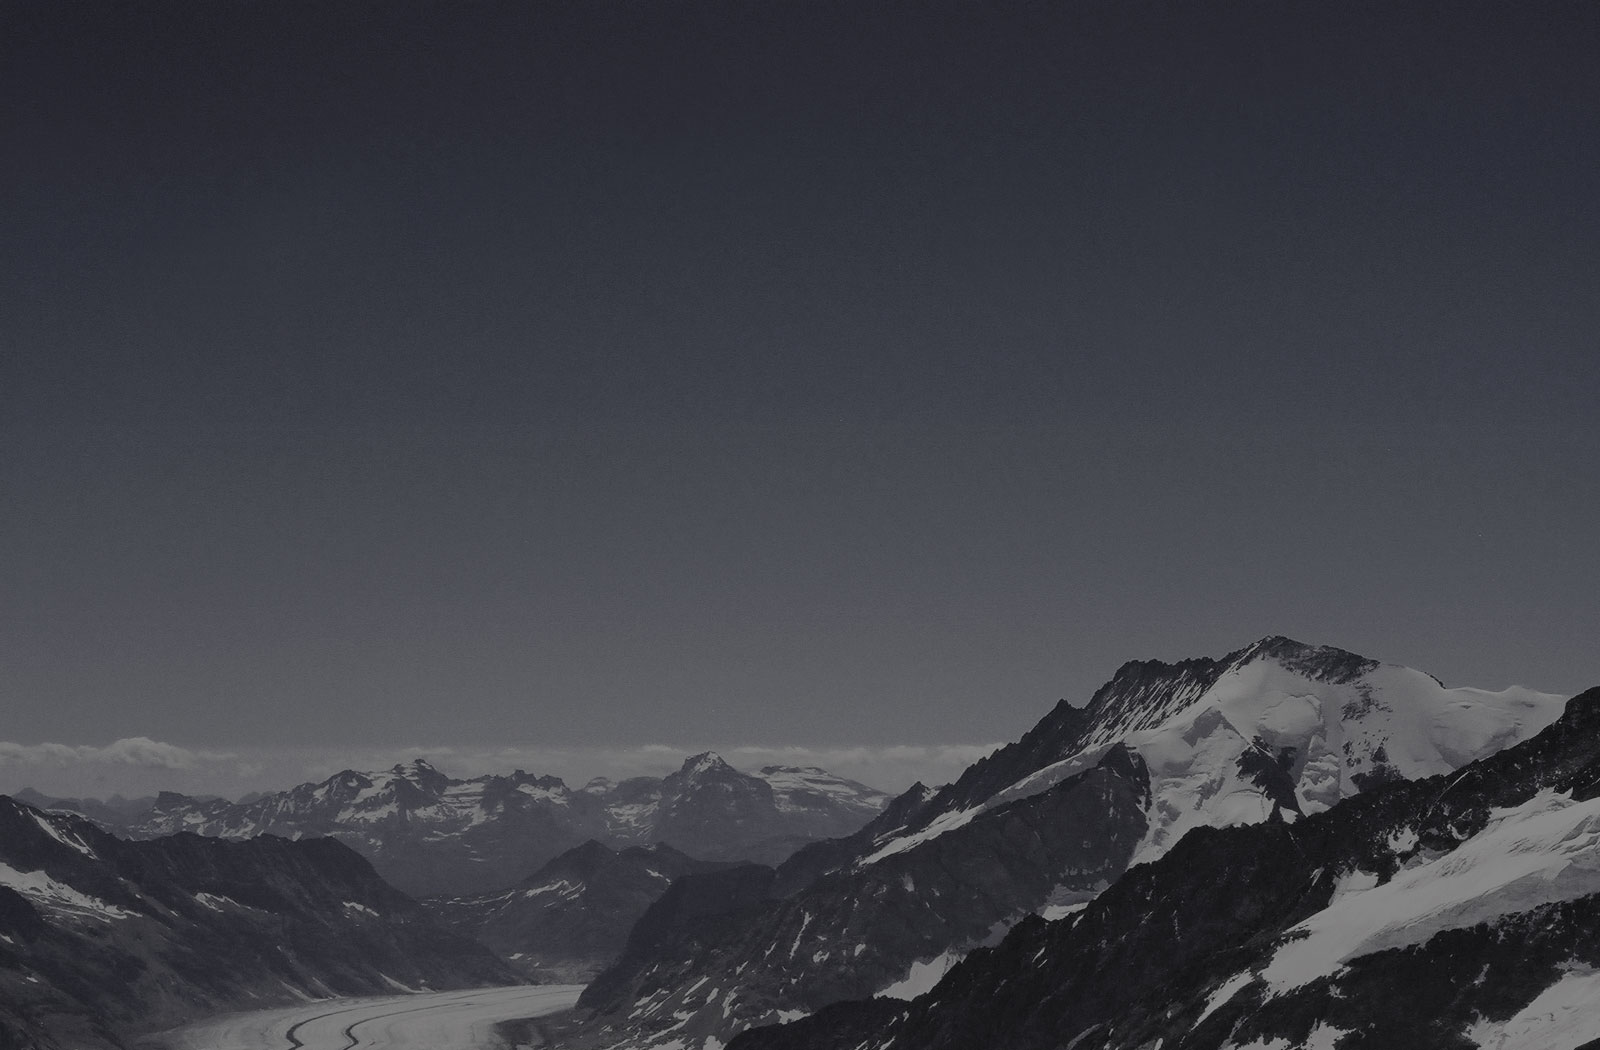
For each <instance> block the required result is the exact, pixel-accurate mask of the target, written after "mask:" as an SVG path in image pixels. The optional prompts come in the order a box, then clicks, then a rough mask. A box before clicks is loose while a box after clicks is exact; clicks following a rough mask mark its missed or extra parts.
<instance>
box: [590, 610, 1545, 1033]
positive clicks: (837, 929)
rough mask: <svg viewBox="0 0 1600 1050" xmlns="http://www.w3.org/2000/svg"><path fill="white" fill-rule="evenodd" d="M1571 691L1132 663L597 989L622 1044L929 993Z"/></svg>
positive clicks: (801, 856)
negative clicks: (973, 962) (1135, 890)
mask: <svg viewBox="0 0 1600 1050" xmlns="http://www.w3.org/2000/svg"><path fill="white" fill-rule="evenodd" d="M1561 704H1562V699H1561V698H1560V697H1557V696H1553V695H1549V694H1542V693H1535V692H1532V691H1529V690H1521V689H1512V690H1506V691H1503V692H1501V693H1486V692H1483V691H1480V690H1472V689H1454V690H1451V689H1445V688H1444V687H1443V686H1441V685H1440V684H1439V683H1438V682H1437V681H1436V680H1434V679H1433V678H1431V677H1429V676H1428V675H1425V674H1422V673H1420V672H1416V671H1412V670H1409V669H1407V668H1403V667H1396V666H1393V665H1384V664H1379V663H1376V662H1375V661H1371V660H1367V659H1365V658H1362V657H1359V656H1356V655H1354V654H1352V653H1348V652H1345V651H1343V650H1339V649H1334V648H1331V647H1326V646H1322V647H1317V646H1309V645H1304V644H1301V643H1298V642H1294V641H1291V640H1289V639H1286V638H1281V637H1272V638H1267V639H1263V640H1262V641H1260V642H1257V643H1255V644H1254V645H1251V646H1248V647H1246V648H1244V649H1241V650H1239V651H1238V652H1235V653H1231V654H1229V655H1228V656H1225V657H1223V658H1222V659H1220V660H1211V659H1196V660H1186V661H1183V662H1181V663H1178V664H1165V663H1161V662H1158V661H1145V662H1135V663H1129V664H1125V665H1124V666H1123V667H1122V668H1121V669H1120V670H1118V672H1117V674H1116V675H1115V676H1114V677H1113V678H1112V680H1111V681H1110V682H1108V683H1107V684H1106V685H1105V686H1103V687H1102V688H1101V689H1100V690H1098V691H1097V692H1096V693H1095V695H1094V696H1093V697H1092V698H1091V700H1090V702H1089V703H1088V705H1087V706H1086V707H1084V708H1081V709H1080V708H1074V707H1071V706H1069V705H1067V704H1065V703H1062V704H1058V705H1057V706H1056V708H1055V709H1054V710H1052V711H1051V712H1050V713H1049V714H1047V715H1046V716H1045V717H1044V718H1043V719H1042V720H1041V721H1040V722H1039V723H1038V725H1036V726H1035V727H1034V728H1033V729H1032V730H1030V731H1029V732H1028V733H1027V734H1026V735H1025V736H1024V737H1023V738H1022V739H1021V740H1019V741H1017V742H1016V743H1015V744H1012V745H1009V746H1007V747H1005V748H1002V749H1000V750H999V751H998V752H996V753H995V754H994V755H992V756H990V757H989V758H987V759H984V760H983V761H981V762H978V763H976V764H974V765H973V766H972V767H971V768H970V769H968V770H967V772H966V773H965V774H963V776H962V777H961V778H960V779H958V780H957V781H956V782H955V783H954V784H951V785H949V786H947V787H945V788H942V789H940V790H939V791H937V792H933V793H931V794H930V793H929V792H928V791H927V790H926V789H922V788H920V787H919V789H916V790H913V791H911V792H908V793H907V794H906V795H905V796H902V798H901V799H899V800H896V802H894V803H892V804H891V805H890V806H889V807H888V809H887V810H886V811H885V813H884V814H883V815H882V816H880V817H879V818H878V819H877V820H875V821H873V822H872V823H871V824H869V825H867V826H866V827H865V828H863V829H862V830H861V831H859V832H857V833H856V834H855V835H852V836H849V837H847V838H845V839H842V840H836V841H832V842H827V843H818V844H814V845H811V846H808V847H807V848H805V849H803V850H801V851H799V852H798V853H796V854H795V855H794V856H793V857H791V858H790V859H789V860H788V861H786V862H785V863H784V864H783V865H781V866H780V867H779V868H778V869H777V871H776V872H775V873H774V874H773V876H772V879H771V884H770V886H769V888H768V890H767V894H768V897H769V898H770V899H769V900H767V901H764V902H761V903H760V904H758V905H752V906H751V907H750V908H749V910H748V911H747V912H746V913H745V914H743V915H742V916H741V919H740V922H739V923H738V924H736V926H735V927H734V928H733V929H732V932H730V933H728V934H727V935H726V936H725V937H722V938H721V939H717V938H712V937H710V936H708V935H707V936H701V937H698V938H696V939H694V940H692V941H691V942H685V943H678V942H673V943H670V944H668V945H667V946H666V947H665V948H663V949H662V950H660V951H658V952H656V953H655V954H653V955H650V956H648V957H645V956H640V955H630V956H625V957H624V958H623V959H622V960H621V961H620V962H619V963H618V965H617V967H616V968H615V969H614V970H613V971H610V972H608V973H606V974H603V975H602V977H601V978H600V979H599V980H597V981H596V982H595V984H594V985H592V986H591V988H590V989H589V991H588V992H587V993H586V994H585V996H584V999H583V1005H584V1006H585V1007H588V1008H590V1009H592V1010H594V1011H595V1014H596V1015H595V1018H594V1020H593V1021H592V1023H591V1027H592V1029H593V1030H595V1031H600V1032H604V1033H606V1036H607V1037H608V1038H610V1039H611V1040H612V1041H613V1042H615V1043H617V1044H618V1045H623V1046H638V1047H648V1046H665V1045H669V1044H671V1043H673V1042H683V1043H684V1044H685V1045H687V1046H691V1047H692V1046H698V1045H710V1041H711V1040H718V1041H723V1042H725V1041H726V1040H727V1039H728V1038H730V1037H731V1036H732V1035H734V1034H735V1033H737V1032H738V1031H739V1030H741V1029H742V1028H744V1027H746V1026H748V1025H754V1024H760V1023H765V1022H770V1021H772V1020H777V1019H781V1018H785V1017H790V1016H794V1015H796V1014H801V1013H806V1012H810V1011H814V1010H816V1009H818V1008H820V1007H822V1006H824V1005H826V1004H828V1003H830V1002H835V1001H838V1000H840V999H845V998H850V997H859V996H861V995H863V994H866V990H868V989H871V990H873V991H893V992H894V993H896V994H902V995H910V994H913V993H915V992H916V991H919V990H922V988H923V987H924V986H925V985H928V984H931V982H932V980H933V979H934V978H936V977H937V975H938V973H939V972H942V970H943V969H944V968H945V967H947V966H948V965H950V964H951V963H952V962H953V961H954V960H956V959H958V958H960V957H961V955H963V954H964V953H965V952H967V951H969V950H971V949H972V948H973V947H975V946H977V945H980V944H983V943H985V942H990V941H993V940H995V939H998V938H999V936H1000V935H1001V934H1003V933H1004V931H1005V929H1006V928H1007V927H1008V926H1009V925H1011V924H1014V923H1016V922H1017V921H1019V920H1021V919H1022V918H1024V917H1025V916H1028V915H1030V914H1035V913H1038V914H1043V915H1046V916H1059V915H1062V914H1065V913H1066V912H1068V911H1069V910H1070V909H1072V908H1074V907H1076V906H1078V905H1081V904H1082V903H1084V902H1086V901H1087V900H1089V899H1091V898H1092V897H1093V896H1094V895H1095V894H1096V893H1097V892H1098V891H1099V890H1100V889H1103V888H1104V887H1105V886H1106V885H1108V884H1110V883H1111V882H1112V881H1114V880H1115V879H1116V878H1118V877H1119V876H1120V875H1121V873H1122V872H1123V871H1124V870H1125V869H1126V868H1128V867H1129V866H1130V865H1132V864H1135V863H1139V862H1141V861H1151V860H1155V859H1157V858H1159V857H1161V856H1162V855H1163V854H1164V853H1165V852H1166V851H1167V850H1169V849H1171V848H1172V847H1173V846H1174V845H1175V844H1176V843H1177V842H1178V841H1179V839H1181V838H1182V837H1183V835H1184V834H1185V833H1186V832H1188V831H1191V830H1193V829H1196V828H1204V827H1218V826H1230V825H1235V824H1249V823H1258V822H1263V821H1273V822H1278V823H1281V822H1288V821H1298V820H1301V819H1304V818H1305V816H1306V815H1308V814H1315V813H1318V812H1322V811H1324V810H1327V809H1328V808H1329V807H1331V806H1333V805H1335V804H1336V803H1338V802H1339V801H1340V800H1341V799H1347V798H1350V797H1353V796H1355V795H1356V794H1357V793H1359V792H1360V791H1362V790H1363V789H1364V788H1367V787H1372V786H1375V785H1379V784H1382V783H1385V782H1389V781H1393V780H1400V779H1405V778H1415V777H1422V776H1428V775H1432V774H1436V773H1440V772H1444V771H1447V770H1451V769H1454V768H1456V767H1458V766H1460V765H1462V764H1463V763H1465V762H1467V761H1470V760H1472V759H1474V758H1477V757H1480V756H1482V755H1486V754H1492V753H1494V752H1495V751H1497V750H1499V749H1500V748H1502V747H1504V746H1506V745H1508V744H1511V743H1514V742H1516V741H1518V740H1522V739H1526V738H1527V737H1529V736H1531V735H1532V734H1533V733H1535V732H1537V731H1538V730H1539V729H1541V728H1543V727H1544V726H1545V725H1547V724H1549V723H1550V721H1552V720H1553V719H1554V718H1555V717H1557V715H1558V714H1559V712H1560V709H1561ZM717 877H718V876H715V875H714V876H710V878H712V879H715V878H717ZM702 978H709V979H705V980H703V979H702ZM597 1041H598V1040H597Z"/></svg>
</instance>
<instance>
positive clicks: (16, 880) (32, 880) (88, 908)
mask: <svg viewBox="0 0 1600 1050" xmlns="http://www.w3.org/2000/svg"><path fill="white" fill-rule="evenodd" d="M0 886H5V887H8V888H10V889H13V890H16V891H17V892H18V893H20V894H22V895H23V896H24V897H27V898H28V899H29V900H31V901H32V902H33V903H34V904H36V905H39V906H41V907H45V908H48V909H51V910H53V911H68V912H75V913H81V914H87V915H90V916H93V917H95V918H98V919H127V918H131V917H132V916H133V912H131V911H128V910H127V909H125V908H119V907H117V906H116V905H114V904H111V903H109V902H107V901H103V900H101V899H100V898H98V897H90V896H88V895H87V894H85V893H81V892H79V891H78V890H75V889H73V888H72V887H71V886H68V885H67V884H66V883H63V882H57V881H56V880H55V879H52V878H51V877H50V876H49V875H46V874H45V873H44V872H42V871H18V870H17V869H16V868H13V867H11V866H10V865H8V864H0Z"/></svg>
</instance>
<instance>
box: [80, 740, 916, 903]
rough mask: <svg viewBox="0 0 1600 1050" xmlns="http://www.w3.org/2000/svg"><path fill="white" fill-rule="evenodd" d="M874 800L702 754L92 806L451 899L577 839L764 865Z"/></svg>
mask: <svg viewBox="0 0 1600 1050" xmlns="http://www.w3.org/2000/svg"><path fill="white" fill-rule="evenodd" d="M887 801H888V796H887V795H885V794H883V793H882V792H879V791H875V790H873V789H872V788H869V787H866V786H864V785H862V784H857V783H855V782H854V781H850V780H846V779H844V778H842V777H836V776H833V775H832V774H829V773H826V772H824V771H823V770H820V769H795V768H791V767H784V766H769V767H767V768H765V769H763V770H761V772H760V773H757V774H747V773H742V772H740V771H738V770H736V769H734V768H733V767H732V766H729V765H728V764H727V763H726V762H723V761H722V759H720V758H719V757H717V756H716V755H713V754H706V755H697V756H695V757H693V758H690V759H689V760H687V761H686V762H685V763H684V765H683V768H682V769H680V770H679V771H678V772H676V773H673V774H671V775H670V776H668V777H665V778H659V779H658V778H652V777H638V778H633V779H629V780H624V781H622V782H620V783H612V782H610V781H604V780H600V781H595V782H593V783H591V784H589V785H588V786H586V787H584V788H583V789H580V790H576V791H574V790H572V789H571V788H569V787H567V785H566V784H565V783H563V782H562V781H561V780H560V779H558V778H556V777H545V776H533V775H530V774H528V773H524V772H522V771H520V770H519V771H517V772H515V773H513V774H511V775H509V776H485V777H477V778H474V779H471V780H454V779H451V778H450V777H447V776H445V775H444V774H443V773H441V772H439V771H438V770H437V769H434V768H433V767H432V766H430V765H429V764H428V763H427V762H425V761H422V760H420V759H418V760H417V761H414V762H412V763H410V764H409V765H404V766H399V765H397V766H395V767H394V768H393V769H390V770H386V771H383V772H375V773H358V772H355V771H353V770H347V771H345V772H343V773H339V774H337V775H336V776H333V777H330V778H328V779H327V780H325V781H323V782H321V783H318V784H302V785H300V786H299V787H296V788H293V789H291V790H289V791H283V792H278V793H276V794H271V795H265V796H262V797H260V798H257V799H255V800H254V801H251V802H247V803H230V802H227V801H226V800H223V799H196V798H190V797H188V796H185V795H179V794H174V793H171V792H164V793H162V794H161V795H160V796H159V797H158V798H157V799H156V801H155V803H154V805H153V807H151V808H150V809H148V810H145V811H143V812H139V813H135V814H132V815H127V816H122V817H118V816H117V815H116V814H114V813H108V812H105V811H100V812H97V819H100V820H101V821H102V822H103V823H104V824H105V825H106V826H107V827H109V828H110V829H111V830H113V831H115V832H117V833H118V834H124V835H127V836H129V837H133V838H154V837H158V836H162V835H170V834H173V833H175V832H179V831H192V832H195V833H197V834H201V835H207V836H212V837H219V838H229V839H245V838H250V837H252V836H254V835H262V834H270V835H281V836H283V837H285V838H310V837H313V836H318V835H327V836H331V837H333V838H337V839H339V840H340V841H341V842H344V843H345V844H346V845H348V846H350V847H351V848H352V849H354V850H356V852H358V853H360V854H361V855H362V856H365V857H367V858H368V859H369V860H371V861H372V863H373V866H374V867H376V868H377V869H378V872H379V873H380V874H381V875H383V877H384V878H385V879H388V880H389V881H390V882H392V883H393V884H394V885H395V886H397V887H399V888H400V889H402V890H404V891H405V892H407V893H412V894H416V895H418V896H427V895H435V894H448V895H451V896H460V895H474V894H481V893H486V892H490V891H494V890H501V889H504V888H505V887H507V886H510V885H512V884H513V883H516V882H517V881H519V880H521V879H523V878H526V877H527V876H528V874H529V873H530V872H532V871H534V870H536V869H537V868H538V867H539V866H540V865H542V864H545V863H547V862H549V861H550V860H552V859H554V858H555V857H556V856H558V855H560V854H561V853H564V852H566V851H567V850H570V849H572V848H574V847H576V846H579V845H582V844H583V843H584V842H586V841H588V840H590V839H594V840H597V841H600V842H602V843H604V844H606V845H608V846H611V847H613V848H624V847H627V846H634V845H648V844H650V843H655V842H670V843H671V844H673V845H674V846H676V847H678V848H681V849H683V850H685V851H686V852H688V853H689V854H691V855H693V856H697V857H704V858H707V859H714V860H715V859H722V860H734V859H753V860H761V861H766V862H770V863H777V862H778V861H779V860H782V859H783V858H784V857H787V856H788V855H789V854H790V853H792V852H793V851H794V850H795V849H797V848H799V847H800V846H802V845H804V844H805V843H807V842H810V841H813V840H816V839H819V838H827V837H833V836H839V835H848V834H850V833H851V832H853V831H855V830H856V829H857V828H859V827H861V825H863V824H864V823H866V822H867V821H868V820H870V819H872V818H873V817H874V816H876V815H877V813H878V812H879V810H880V809H882V807H883V804H884V803H885V802H887Z"/></svg>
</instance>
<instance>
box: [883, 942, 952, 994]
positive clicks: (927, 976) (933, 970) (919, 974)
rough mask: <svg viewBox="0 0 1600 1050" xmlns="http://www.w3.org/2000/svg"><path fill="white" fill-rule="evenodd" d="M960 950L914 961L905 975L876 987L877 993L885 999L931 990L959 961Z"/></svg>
mask: <svg viewBox="0 0 1600 1050" xmlns="http://www.w3.org/2000/svg"><path fill="white" fill-rule="evenodd" d="M961 957H962V953H961V952H945V953H944V954H943V955H939V956H935V957H934V958H932V959H926V960H924V961H922V962H914V963H912V964H911V968H910V969H909V970H907V971H906V975H905V976H904V977H902V978H900V980H898V981H895V982H894V983H893V984H890V985H888V986H886V987H883V988H880V989H878V992H877V994H878V995H881V996H883V997H885V998H887V999H905V1000H911V999H915V998H916V997H917V996H919V995H921V994H923V993H924V992H931V991H933V986H934V985H936V984H938V983H939V981H940V980H942V979H943V977H944V975H945V974H947V973H949V972H950V967H952V966H954V965H955V964H956V963H958V962H960V961H961Z"/></svg>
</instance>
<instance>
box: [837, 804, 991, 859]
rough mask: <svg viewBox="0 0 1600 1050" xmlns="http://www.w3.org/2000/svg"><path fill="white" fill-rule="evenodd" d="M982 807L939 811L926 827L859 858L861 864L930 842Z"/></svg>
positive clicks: (970, 818)
mask: <svg viewBox="0 0 1600 1050" xmlns="http://www.w3.org/2000/svg"><path fill="white" fill-rule="evenodd" d="M984 809H985V807H983V806H974V807H973V808H972V809H958V810H953V811H952V812H949V813H941V814H940V815H939V816H938V817H935V818H934V819H933V821H932V822H930V823H929V824H928V826H927V827H925V828H922V829H921V830H919V831H915V832H912V833H911V834H909V835H901V836H899V837H896V838H891V839H889V841H888V842H887V843H885V844H884V845H883V846H880V847H879V848H878V849H877V850H876V851H875V852H873V853H871V854H868V855H867V856H865V857H863V858H861V864H862V865H863V866H865V865H868V864H876V863H877V862H878V861H880V860H882V859H883V858H885V857H891V856H893V855H894V854H896V853H904V852H905V851H906V850H908V849H911V848H912V847H913V846H920V845H921V844H922V843H924V842H931V841H933V840H934V839H936V838H938V837H939V836H940V835H943V834H944V833H945V832H947V831H954V830H955V829H956V828H959V827H961V826H962V825H964V824H967V823H970V822H971V821H972V818H973V817H976V816H977V815H978V814H980V813H982V812H983V811H984Z"/></svg>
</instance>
